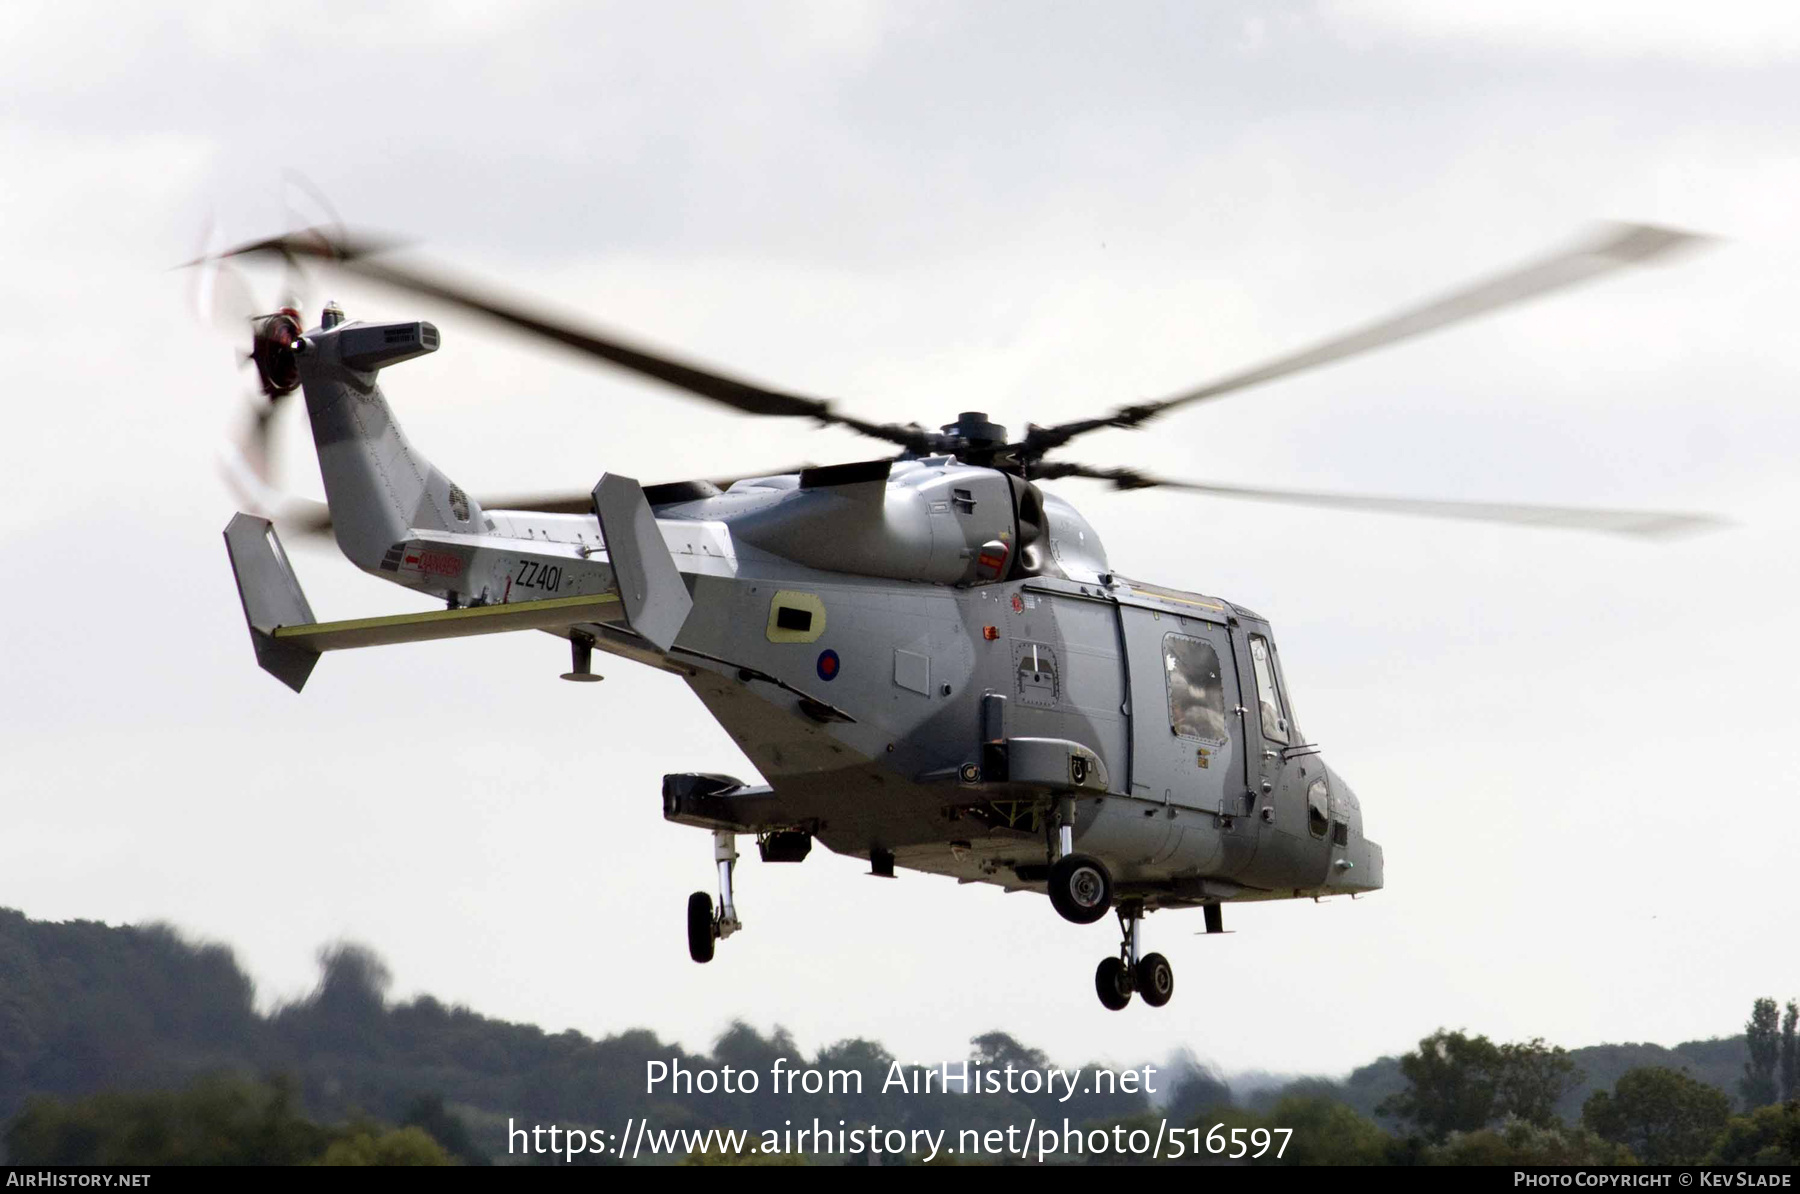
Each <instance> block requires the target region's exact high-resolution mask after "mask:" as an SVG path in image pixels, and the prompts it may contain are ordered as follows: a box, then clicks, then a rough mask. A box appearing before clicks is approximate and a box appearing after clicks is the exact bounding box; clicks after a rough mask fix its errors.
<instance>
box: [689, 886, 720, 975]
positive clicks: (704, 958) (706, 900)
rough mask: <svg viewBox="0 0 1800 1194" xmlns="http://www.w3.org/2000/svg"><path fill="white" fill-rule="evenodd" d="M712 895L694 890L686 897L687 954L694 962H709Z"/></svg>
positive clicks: (714, 939)
mask: <svg viewBox="0 0 1800 1194" xmlns="http://www.w3.org/2000/svg"><path fill="white" fill-rule="evenodd" d="M716 943H717V939H716V938H715V937H714V936H713V911H712V897H711V896H709V895H707V894H706V893H705V892H704V891H696V892H695V893H694V894H693V895H691V896H689V897H688V956H689V957H690V958H692V959H694V961H696V962H710V961H712V956H713V946H714V945H715V944H716Z"/></svg>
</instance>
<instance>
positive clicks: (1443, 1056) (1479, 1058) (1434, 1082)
mask: <svg viewBox="0 0 1800 1194" xmlns="http://www.w3.org/2000/svg"><path fill="white" fill-rule="evenodd" d="M1499 1065H1500V1049H1499V1047H1498V1046H1496V1045H1495V1044H1494V1043H1493V1042H1492V1041H1490V1040H1488V1039H1487V1038H1486V1037H1485V1036H1477V1037H1470V1036H1466V1035H1464V1034H1463V1033H1461V1032H1449V1031H1446V1030H1445V1029H1442V1028H1440V1029H1438V1030H1437V1031H1436V1032H1434V1033H1432V1034H1431V1035H1430V1036H1428V1037H1426V1038H1424V1039H1423V1040H1421V1041H1420V1042H1419V1047H1418V1049H1417V1050H1415V1051H1414V1052H1411V1053H1408V1054H1406V1055H1405V1056H1403V1057H1401V1058H1400V1072H1401V1073H1402V1074H1403V1075H1405V1077H1406V1082H1407V1087H1406V1089H1405V1090H1403V1091H1401V1092H1400V1093H1399V1094H1397V1095H1394V1096H1393V1097H1392V1098H1389V1099H1386V1100H1384V1101H1383V1102H1382V1104H1381V1106H1380V1107H1378V1108H1377V1109H1376V1110H1377V1111H1378V1112H1379V1113H1380V1114H1382V1115H1391V1116H1393V1117H1394V1118H1395V1119H1398V1120H1401V1121H1403V1122H1405V1123H1409V1124H1411V1125H1412V1126H1413V1128H1414V1129H1415V1130H1416V1131H1417V1132H1418V1133H1419V1134H1420V1135H1421V1136H1423V1137H1425V1139H1426V1140H1428V1141H1432V1142H1434V1143H1435V1142H1437V1141H1441V1140H1443V1139H1444V1138H1445V1137H1446V1136H1448V1135H1449V1134H1450V1133H1452V1132H1474V1131H1477V1130H1479V1129H1481V1128H1484V1127H1486V1126H1487V1124H1488V1122H1489V1121H1490V1120H1492V1119H1493V1118H1494V1106H1495V1101H1496V1099H1497V1097H1498V1092H1497V1090H1496V1088H1495V1074H1496V1071H1497V1070H1498V1068H1499Z"/></svg>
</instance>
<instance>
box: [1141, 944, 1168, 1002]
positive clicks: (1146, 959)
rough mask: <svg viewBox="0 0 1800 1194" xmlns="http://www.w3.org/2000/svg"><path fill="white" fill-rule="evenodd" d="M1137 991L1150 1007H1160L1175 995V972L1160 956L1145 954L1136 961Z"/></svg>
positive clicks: (1165, 959) (1166, 960)
mask: <svg viewBox="0 0 1800 1194" xmlns="http://www.w3.org/2000/svg"><path fill="white" fill-rule="evenodd" d="M1135 977H1136V978H1137V991H1138V994H1139V995H1142V996H1143V997H1144V1002H1145V1003H1147V1004H1149V1005H1150V1006H1151V1007H1161V1006H1162V1005H1163V1004H1165V1003H1167V1002H1169V997H1170V996H1172V995H1174V994H1175V970H1174V968H1173V967H1171V966H1170V965H1169V959H1167V958H1165V957H1163V956H1162V955H1161V954H1145V955H1144V956H1143V957H1141V958H1139V959H1138V964H1137V974H1136V976H1135Z"/></svg>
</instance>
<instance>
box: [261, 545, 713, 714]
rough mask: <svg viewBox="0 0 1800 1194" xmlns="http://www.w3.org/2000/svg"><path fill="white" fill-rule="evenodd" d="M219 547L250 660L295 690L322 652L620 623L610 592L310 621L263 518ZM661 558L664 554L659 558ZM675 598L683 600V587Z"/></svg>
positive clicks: (616, 600)
mask: <svg viewBox="0 0 1800 1194" xmlns="http://www.w3.org/2000/svg"><path fill="white" fill-rule="evenodd" d="M225 549H226V551H227V552H228V553H229V554H230V556H231V570H232V572H233V573H234V574H235V575H236V576H237V585H238V597H239V599H240V600H241V601H242V602H243V605H244V620H245V621H247V622H248V623H249V624H250V641H251V643H252V644H253V645H254V646H255V648H256V662H257V663H258V664H259V665H261V667H262V669H263V670H264V671H266V672H268V673H269V674H270V675H272V676H274V677H275V678H276V679H278V680H280V681H281V682H282V683H283V684H286V685H287V686H288V687H289V688H291V689H293V690H294V691H295V692H299V691H300V689H301V688H302V687H303V686H304V685H305V684H306V680H307V677H308V676H310V675H312V670H313V665H314V664H316V663H318V661H319V656H320V654H321V653H323V652H325V651H344V650H349V649H351V648H355V647H382V646H388V645H390V644H393V643H424V642H432V641H435V640H437V639H445V638H466V637H469V636H471V635H477V634H501V633H504V632H506V631H511V630H552V631H554V630H561V629H563V628H565V627H568V626H575V625H580V624H582V623H592V622H618V621H621V620H623V618H624V606H623V604H622V603H621V602H620V600H619V595H618V594H617V593H598V594H594V595H591V596H580V597H552V598H550V599H549V600H546V601H515V602H512V603H510V604H505V605H476V606H467V607H465V608H462V609H434V610H425V611H423V612H421V613H411V614H387V615H383V616H380V617H374V618H352V619H350V620H348V621H343V622H316V621H314V620H313V612H312V607H311V606H309V605H308V604H307V602H306V594H305V593H303V592H301V590H300V582H299V580H298V579H296V578H295V576H294V569H293V567H292V566H291V565H290V564H289V563H288V558H287V553H286V552H285V551H283V550H282V547H281V539H280V538H279V537H278V536H277V535H276V534H275V528H274V526H273V525H272V524H271V523H270V522H269V520H268V519H266V518H257V517H254V516H253V515H249V514H239V515H237V516H236V517H235V518H233V519H232V520H231V523H230V525H229V526H227V527H226V528H225ZM667 556H668V553H667V549H665V550H664V558H665V559H666V558H667ZM681 595H682V596H683V597H686V596H687V592H686V590H685V589H684V590H683V591H682V594H681Z"/></svg>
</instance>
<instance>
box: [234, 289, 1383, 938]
mask: <svg viewBox="0 0 1800 1194" xmlns="http://www.w3.org/2000/svg"><path fill="white" fill-rule="evenodd" d="M436 344H437V334H436V330H435V329H434V328H432V327H431V325H429V324H418V323H413V324H389V325H364V324H338V325H336V326H326V327H320V328H318V329H315V330H314V331H312V332H309V333H307V336H306V339H305V341H304V343H303V344H302V345H301V346H300V348H299V350H298V352H297V356H296V359H297V362H298V366H299V375H300V384H301V386H302V387H303V389H304V391H305V397H306V403H307V408H308V412H309V417H310V420H311V423H312V429H313V433H314V438H315V442H316V443H317V446H318V449H319V459H320V466H321V471H322V474H323V477H324V482H325V489H326V494H327V498H328V501H329V504H330V507H331V514H332V519H333V527H334V531H335V533H336V535H337V538H338V542H339V544H340V546H341V548H342V549H343V551H344V553H345V554H346V555H347V556H348V557H349V558H350V559H351V561H352V562H354V563H355V564H357V565H358V566H359V567H361V568H363V569H365V570H366V571H368V572H370V573H371V574H373V575H375V576H378V577H381V578H383V579H386V580H390V581H393V582H395V583H398V584H400V585H403V586H405V587H407V588H411V589H415V590H418V591H420V592H422V593H426V594H430V595H432V596H434V597H436V598H438V599H440V600H442V601H444V602H445V603H446V604H447V605H448V606H449V607H451V608H452V609H458V608H460V609H462V610H465V611H470V610H489V611H491V610H493V609H494V607H500V606H506V607H511V606H514V605H519V606H520V608H521V609H523V608H526V605H525V604H523V603H531V606H532V608H549V606H550V605H551V604H552V603H554V602H557V601H565V602H566V601H569V600H572V599H577V598H596V599H597V598H599V597H602V596H604V595H605V594H608V593H615V592H621V591H622V590H623V589H625V588H629V587H630V586H631V585H632V584H634V583H638V582H636V581H633V580H631V579H630V578H626V577H624V576H623V575H622V573H621V572H620V570H619V569H617V568H615V564H616V563H617V559H616V558H615V557H616V556H617V554H618V552H617V551H616V550H614V548H617V547H618V546H619V545H617V544H615V545H613V547H609V544H608V538H607V535H606V534H605V533H604V532H603V529H602V522H603V521H604V515H603V513H601V512H599V511H597V513H596V514H558V513H538V512H531V511H522V510H488V509H483V508H482V507H481V505H480V504H479V503H478V502H477V501H475V500H474V499H472V498H470V497H469V496H468V495H467V494H466V493H465V492H464V491H463V490H462V489H461V488H459V487H458V486H456V485H454V484H452V483H450V482H449V481H448V479H447V478H445V477H444V476H443V475H442V474H441V473H439V472H438V471H437V470H436V469H435V468H433V467H432V466H431V465H430V464H429V462H427V461H425V460H424V458H423V457H422V456H420V455H419V454H418V453H417V452H416V451H414V450H413V449H412V447H411V446H410V444H408V443H407V442H406V439H405V437H404V435H403V434H402V433H401V431H400V429H399V427H398V425H397V424H396V423H395V422H394V420H393V418H392V415H391V412H390V411H389V409H388V407H387V404H386V401H385V399H384V398H383V397H382V394H381V391H380V389H379V387H378V386H377V385H376V374H377V373H378V372H379V371H380V370H381V369H382V368H384V367H387V366H391V365H393V364H396V363H398V362H400V361H403V360H406V359H409V358H410V357H412V356H417V355H420V354H421V353H423V352H428V351H431V350H433V349H435V347H436ZM632 488H633V491H634V492H635V483H632ZM643 492H644V498H643V501H644V504H645V505H647V506H648V507H649V510H650V511H651V513H652V514H653V517H654V524H653V525H654V534H653V535H652V536H651V537H652V538H657V539H660V546H663V547H666V549H667V553H668V556H669V558H670V559H671V560H672V561H673V563H674V567H675V569H676V570H677V571H678V572H679V575H680V581H681V585H682V587H684V588H685V590H686V594H687V597H688V598H690V599H691V603H692V606H691V610H689V611H687V612H686V614H685V617H678V618H677V619H675V622H674V623H673V624H674V625H678V629H677V630H675V631H674V633H673V634H672V636H671V637H670V641H668V642H666V644H658V643H657V642H655V641H652V640H653V638H654V637H655V636H651V637H649V638H647V637H646V636H645V634H644V633H643V632H642V631H641V630H640V629H638V628H634V626H633V625H631V624H629V620H628V619H626V620H622V619H621V618H620V617H616V616H611V615H608V616H598V615H595V616H593V620H591V621H588V620H579V621H570V622H568V623H567V624H566V625H556V624H546V623H544V622H543V621H542V620H541V619H540V621H538V622H536V623H533V625H534V627H535V628H537V629H543V630H548V631H550V632H551V633H554V634H559V635H561V636H563V637H565V638H569V639H570V640H571V641H572V642H576V643H578V644H579V645H580V646H579V647H578V654H577V659H580V658H581V655H580V654H579V650H580V649H581V648H586V647H591V648H593V649H598V650H600V651H603V652H607V653H611V654H616V655H621V656H624V657H627V658H630V659H634V660H637V661H639V662H642V663H645V664H648V665H650V666H654V667H658V668H661V669H663V670H666V671H669V672H672V673H674V674H676V675H679V676H680V677H681V678H682V679H683V680H684V681H685V682H686V683H687V685H688V686H689V687H690V688H691V689H692V691H693V692H694V693H695V695H696V696H698V697H699V699H700V701H701V702H702V703H703V704H704V705H705V707H706V708H707V710H708V712H709V713H710V714H711V715H712V716H713V717H714V718H715V719H717V721H718V722H719V723H720V724H721V725H722V726H724V728H725V729H726V730H727V731H728V732H729V733H730V734H731V736H732V738H733V739H734V740H735V742H736V743H737V744H738V746H739V747H740V748H741V749H742V751H743V752H744V754H745V756H746V757H747V758H748V759H749V760H750V762H751V763H752V764H753V765H754V766H755V767H756V769H757V770H758V771H759V772H761V775H762V778H763V779H764V780H765V781H766V783H765V784H749V783H743V782H740V781H738V780H735V779H732V778H730V777H725V776H715V775H697V774H694V775H687V774H677V775H671V776H669V777H667V778H666V779H665V783H664V792H663V799H664V807H665V815H666V816H667V817H668V818H669V819H670V820H672V821H676V822H678V823H682V824H687V825H692V826H696V827H701V828H706V829H710V830H713V831H714V832H715V833H716V834H730V833H735V834H745V835H756V836H757V837H758V838H759V839H760V840H761V841H762V842H763V844H764V846H765V850H764V857H765V858H771V859H773V860H794V859H796V858H797V857H804V853H805V846H806V845H807V844H809V843H810V841H811V840H812V839H816V840H818V841H820V842H822V843H824V844H825V845H826V846H827V847H829V848H830V849H832V850H833V851H836V852H838V853H841V854H847V855H854V856H859V857H864V858H868V859H870V860H871V863H872V864H873V866H874V869H875V870H876V871H877V873H891V872H892V868H893V867H895V866H900V867H905V868H910V869H913V870H918V871H925V872H930V873H934V874H940V875H947V876H953V877H955V878H957V879H958V880H960V881H963V882H983V883H992V884H997V885H999V886H1002V887H1004V888H1007V889H1033V890H1039V891H1042V890H1044V889H1045V877H1046V874H1047V873H1048V871H1049V869H1050V864H1051V863H1052V862H1054V861H1055V860H1056V858H1057V850H1058V847H1057V833H1058V822H1059V819H1061V820H1064V821H1067V823H1068V824H1069V826H1070V828H1071V829H1072V838H1073V843H1074V846H1075V847H1076V848H1077V849H1078V850H1080V851H1081V852H1082V853H1083V854H1085V855H1091V856H1093V857H1095V858H1098V859H1101V860H1103V861H1104V863H1105V865H1106V867H1107V868H1109V869H1110V871H1111V877H1112V881H1113V884H1114V893H1115V898H1116V899H1118V900H1120V901H1129V902H1132V903H1133V904H1134V905H1135V906H1136V907H1137V908H1139V909H1141V910H1143V911H1148V910H1153V909H1156V908H1173V907H1184V906H1198V905H1213V904H1217V903H1220V902H1222V901H1232V900H1247V899H1271V898H1292V897H1299V896H1322V895H1330V894H1342V893H1356V892H1363V891H1369V890H1374V889H1377V888H1379V887H1380V886H1381V885H1382V855H1381V850H1380V847H1379V846H1378V845H1376V844H1375V843H1373V842H1371V841H1369V840H1368V839H1367V838H1366V837H1365V836H1364V832H1363V818H1362V810H1361V807H1360V805H1359V803H1358V801H1357V799H1356V796H1355V795H1354V793H1352V791H1351V790H1350V788H1349V786H1348V785H1346V784H1345V783H1344V782H1343V781H1342V779H1341V778H1339V777H1338V776H1337V775H1336V774H1335V773H1334V772H1332V771H1331V770H1330V768H1329V767H1327V766H1326V764H1325V762H1324V760H1323V758H1322V756H1321V754H1320V752H1319V749H1318V747H1316V746H1315V745H1312V744H1310V743H1308V742H1307V741H1306V740H1305V738H1304V737H1303V736H1302V735H1301V734H1300V732H1299V730H1298V728H1297V726H1296V722H1295V719H1294V714H1293V710H1292V705H1291V702H1290V696H1289V693H1288V691H1287V687H1286V683H1285V680H1284V679H1283V676H1282V672H1281V665H1280V656H1279V653H1278V651H1277V649H1276V646H1275V642H1274V638H1273V635H1272V633H1271V631H1270V628H1269V625H1268V623H1267V622H1266V621H1264V620H1263V619H1262V618H1260V617H1258V616H1257V615H1256V614H1254V613H1252V612H1250V611H1249V610H1247V609H1244V608H1242V607H1240V606H1237V605H1234V604H1233V603H1231V602H1229V601H1225V600H1222V599H1218V598H1212V597H1204V596H1199V595H1195V594H1192V593H1186V592H1181V591H1177V590H1174V589H1170V588H1165V587H1161V586H1156V585H1150V584H1145V583H1141V582H1137V581H1132V580H1129V579H1126V578H1125V577H1122V576H1120V575H1118V574H1116V573H1114V572H1113V571H1112V569H1111V566H1110V565H1109V563H1108V561H1107V558H1106V554H1105V551H1104V549H1103V547H1102V545H1101V542H1100V538H1099V536H1098V535H1097V534H1096V533H1095V532H1094V530H1093V528H1092V527H1091V526H1089V525H1088V523H1087V522H1086V520H1085V519H1083V518H1082V517H1081V515H1080V514H1079V513H1077V512H1076V510H1075V509H1074V508H1073V507H1072V506H1070V505H1069V504H1068V503H1067V502H1065V501H1063V500H1062V499H1060V498H1058V497H1057V496H1055V495H1054V494H1051V493H1047V492H1044V491H1042V490H1041V489H1039V488H1038V487H1037V486H1035V485H1033V484H1030V483H1029V482H1027V481H1025V480H1023V479H1022V478H1020V477H1019V476H1017V475H1015V474H1013V473H1011V472H1007V471H1003V470H1001V469H996V468H990V467H984V466H981V465H978V464H968V463H962V462H960V461H958V460H957V459H955V458H953V457H950V456H936V457H926V458H921V459H905V460H900V461H895V462H888V461H881V462H876V463H871V464H866V465H844V466H834V467H831V468H824V469H808V470H806V471H804V472H802V473H799V474H793V475H784V476H771V477H760V478H753V479H748V480H741V481H737V482H735V483H733V484H732V485H731V486H730V487H729V488H728V489H726V490H724V491H720V490H718V489H717V488H715V487H713V486H711V485H708V484H706V483H703V482H701V483H689V484H684V485H674V486H652V487H650V488H649V489H648V490H645V491H643ZM599 500H600V499H599V497H598V496H597V497H596V502H597V503H598V502H599ZM234 525H235V524H234ZM643 525H645V526H649V525H650V524H649V523H648V522H647V521H646V522H645V523H644V524H643ZM609 529H610V527H609ZM230 538H231V533H230V532H228V541H229V540H230ZM620 550H622V549H620ZM277 551H278V549H277ZM237 560H238V552H237V550H235V549H234V564H235V563H236V562H237ZM282 567H284V568H285V557H282ZM634 575H635V574H634ZM239 583H240V589H241V590H242V589H245V588H246V585H247V584H248V583H250V582H247V581H246V579H245V577H244V575H243V574H242V570H241V569H240V581H239ZM639 587H640V589H641V588H642V587H643V586H642V585H641V584H640V585H639ZM627 596H629V595H627ZM639 600H640V603H641V602H642V601H644V600H645V598H644V597H643V595H642V593H641V592H640V593H639ZM245 601H246V610H247V613H248V612H250V605H251V601H252V598H251V595H250V594H249V593H248V592H247V591H246V594H245ZM302 604H303V603H302ZM500 612H505V611H500ZM583 616H584V617H585V616H586V615H583ZM275 620H279V619H275ZM255 622H256V619H255V617H254V616H253V617H252V623H253V631H255V630H256V625H255ZM343 625H349V624H343ZM266 629H267V628H266V627H265V630H266ZM272 633H273V632H272ZM269 641H273V640H269ZM258 643H259V648H258V649H259V655H260V654H261V652H262V650H263V647H264V646H265V645H267V644H266V643H265V641H264V640H262V639H259V640H258ZM265 666H269V665H268V664H265ZM308 666H310V665H308ZM271 670H275V669H274V668H273V667H271ZM581 670H582V669H581V668H580V667H579V666H578V667H577V668H576V671H577V672H578V673H579V672H580V671H581ZM301 679H302V680H303V679H304V675H302V676H301ZM290 683H293V681H291V680H290ZM294 686H295V687H298V684H297V683H296V684H294ZM1064 842H1065V850H1066V843H1067V838H1065V839H1064ZM770 846H773V849H772V850H771V849H770V848H769V847H770ZM1210 925H1211V921H1210V919H1209V927H1210Z"/></svg>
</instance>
